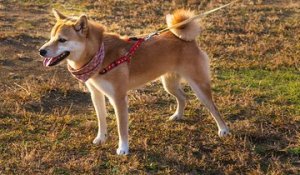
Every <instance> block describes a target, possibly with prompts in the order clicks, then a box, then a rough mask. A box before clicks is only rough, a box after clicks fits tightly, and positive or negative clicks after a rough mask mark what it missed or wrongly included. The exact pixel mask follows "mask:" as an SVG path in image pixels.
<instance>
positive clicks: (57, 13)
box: [52, 9, 67, 20]
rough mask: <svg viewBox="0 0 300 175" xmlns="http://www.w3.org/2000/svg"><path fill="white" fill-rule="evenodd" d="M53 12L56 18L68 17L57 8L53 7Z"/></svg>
mask: <svg viewBox="0 0 300 175" xmlns="http://www.w3.org/2000/svg"><path fill="white" fill-rule="evenodd" d="M52 12H53V14H54V16H55V18H56V20H62V19H66V18H67V17H66V16H65V15H63V14H62V13H60V12H59V11H58V10H56V9H52Z"/></svg>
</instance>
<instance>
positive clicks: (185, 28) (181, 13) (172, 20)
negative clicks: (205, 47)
mask: <svg viewBox="0 0 300 175" xmlns="http://www.w3.org/2000/svg"><path fill="white" fill-rule="evenodd" d="M193 16H194V13H193V12H192V11H187V10H183V9H181V10H176V11H175V12H174V14H172V15H167V17H166V20H167V25H168V27H171V26H173V25H175V24H178V23H180V22H183V21H185V20H187V19H189V18H191V17H193ZM200 31H201V30H200V25H199V24H198V23H197V21H195V20H193V21H191V22H189V23H187V24H185V25H182V26H179V27H177V28H173V29H171V32H172V33H173V34H174V35H176V36H177V37H179V38H180V39H182V40H185V41H192V40H194V39H195V38H196V36H197V35H199V34H200Z"/></svg>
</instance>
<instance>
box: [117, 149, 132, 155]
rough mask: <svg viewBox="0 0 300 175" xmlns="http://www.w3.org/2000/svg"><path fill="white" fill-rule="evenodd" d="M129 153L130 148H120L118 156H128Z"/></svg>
mask: <svg viewBox="0 0 300 175" xmlns="http://www.w3.org/2000/svg"><path fill="white" fill-rule="evenodd" d="M128 153H129V148H118V149H117V154H118V155H127V154H128Z"/></svg>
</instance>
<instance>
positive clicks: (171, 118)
mask: <svg viewBox="0 0 300 175" xmlns="http://www.w3.org/2000/svg"><path fill="white" fill-rule="evenodd" d="M181 119H183V116H182V115H179V114H173V115H172V116H171V117H170V118H169V121H176V120H181Z"/></svg>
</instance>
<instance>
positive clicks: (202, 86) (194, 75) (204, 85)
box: [181, 53, 229, 137]
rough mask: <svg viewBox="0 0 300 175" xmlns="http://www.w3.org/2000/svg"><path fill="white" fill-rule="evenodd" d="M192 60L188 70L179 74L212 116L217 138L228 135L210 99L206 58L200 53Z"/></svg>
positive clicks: (225, 126) (226, 128) (227, 130)
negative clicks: (216, 127)
mask: <svg viewBox="0 0 300 175" xmlns="http://www.w3.org/2000/svg"><path fill="white" fill-rule="evenodd" d="M192 60H193V62H191V64H190V65H189V66H190V67H189V68H188V69H185V70H181V73H182V74H183V77H184V78H185V79H186V80H187V81H188V83H189V85H190V86H191V88H192V90H193V91H194V92H195V94H196V96H197V97H198V99H199V100H200V101H201V102H202V103H203V104H204V105H205V107H206V108H207V109H208V110H209V112H210V113H211V115H212V116H213V118H214V120H215V121H216V123H217V126H218V129H219V131H218V134H219V136H220V137H222V136H225V135H227V134H229V129H228V127H227V125H226V124H225V122H224V121H223V119H222V117H221V115H220V113H219V111H218V109H217V107H216V105H215V104H214V102H213V99H212V93H211V86H210V75H209V66H208V57H207V55H206V54H205V53H201V54H200V55H199V57H196V58H195V59H192Z"/></svg>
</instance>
